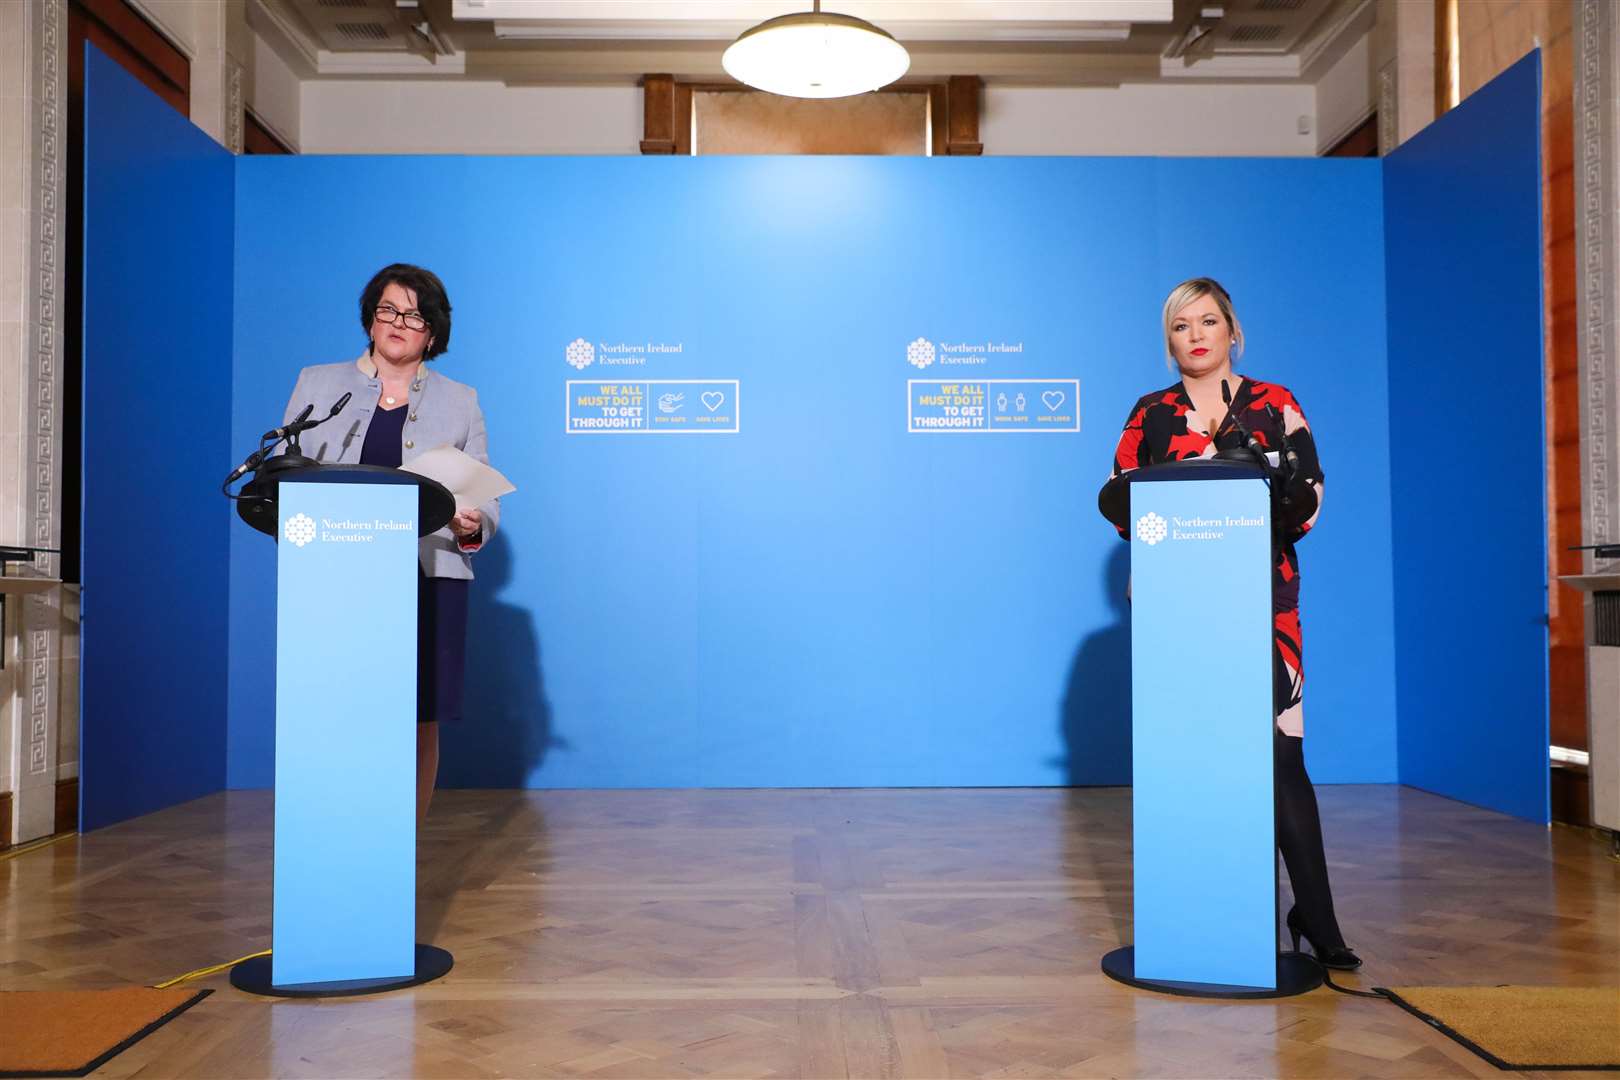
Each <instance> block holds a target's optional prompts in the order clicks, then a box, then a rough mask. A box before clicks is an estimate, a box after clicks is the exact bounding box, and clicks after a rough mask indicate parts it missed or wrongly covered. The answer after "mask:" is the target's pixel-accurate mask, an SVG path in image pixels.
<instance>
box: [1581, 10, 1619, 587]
mask: <svg viewBox="0 0 1620 1080" xmlns="http://www.w3.org/2000/svg"><path fill="white" fill-rule="evenodd" d="M1576 16H1577V19H1576V43H1575V48H1576V68H1575V117H1576V122H1575V206H1576V213H1577V215H1578V223H1577V228H1576V239H1575V242H1576V259H1577V261H1578V266H1579V272H1580V275H1581V283H1580V295H1579V297H1578V299H1577V310H1578V317H1579V325H1580V331H1581V332H1580V404H1581V408H1580V423H1581V451H1582V452H1581V503H1582V509H1583V511H1584V517H1585V522H1584V529H1583V534H1584V542H1585V543H1588V544H1603V543H1614V542H1615V541H1617V540H1620V520H1617V517H1620V490H1617V486H1620V429H1617V428H1616V426H1615V424H1616V420H1617V419H1620V418H1617V416H1616V413H1617V411H1620V409H1617V406H1620V402H1617V400H1616V398H1617V393H1616V391H1617V383H1620V379H1617V378H1616V369H1617V366H1620V365H1617V364H1616V357H1617V355H1620V354H1617V352H1616V349H1615V331H1616V325H1615V318H1616V314H1617V312H1616V305H1615V301H1616V299H1617V298H1620V291H1617V290H1620V276H1617V275H1616V267H1615V257H1616V250H1615V247H1616V235H1615V231H1616V226H1617V223H1620V219H1617V213H1616V212H1617V210H1620V206H1617V205H1616V198H1617V197H1620V176H1617V175H1616V172H1615V169H1616V164H1617V162H1616V150H1617V143H1620V131H1617V130H1616V126H1615V121H1616V102H1615V100H1614V97H1615V93H1616V85H1615V74H1616V71H1617V69H1620V55H1617V50H1620V35H1617V34H1616V26H1615V12H1614V9H1613V7H1612V6H1611V3H1610V0H1581V2H1580V5H1579V8H1578V9H1577V12H1576ZM1613 567H1620V560H1605V561H1600V560H1595V559H1593V558H1592V557H1591V555H1590V554H1588V555H1587V557H1586V569H1587V571H1588V572H1589V573H1590V572H1594V571H1602V572H1606V571H1607V570H1609V569H1610V568H1613Z"/></svg>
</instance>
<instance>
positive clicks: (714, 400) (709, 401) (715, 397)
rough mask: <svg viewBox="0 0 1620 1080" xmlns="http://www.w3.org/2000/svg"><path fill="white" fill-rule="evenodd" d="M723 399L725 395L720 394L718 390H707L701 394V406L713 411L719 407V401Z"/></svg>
mask: <svg viewBox="0 0 1620 1080" xmlns="http://www.w3.org/2000/svg"><path fill="white" fill-rule="evenodd" d="M724 400H726V395H724V394H722V393H721V392H720V391H718V390H709V391H707V392H705V393H704V395H703V407H704V408H705V409H708V410H709V411H710V412H714V410H716V409H718V408H719V407H720V403H721V402H722V401H724Z"/></svg>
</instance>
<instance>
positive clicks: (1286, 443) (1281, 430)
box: [1266, 401, 1299, 473]
mask: <svg viewBox="0 0 1620 1080" xmlns="http://www.w3.org/2000/svg"><path fill="white" fill-rule="evenodd" d="M1266 415H1267V416H1269V417H1271V422H1272V423H1273V424H1276V425H1277V434H1278V435H1280V436H1281V437H1282V456H1283V460H1284V461H1286V462H1287V463H1288V471H1289V472H1290V473H1296V472H1298V471H1299V455H1298V454H1296V453H1294V444H1293V441H1292V440H1290V439H1289V438H1288V429H1287V428H1286V427H1284V426H1283V418H1282V414H1281V413H1279V412H1278V411H1277V406H1275V405H1273V404H1271V403H1270V402H1269V401H1268V402H1266Z"/></svg>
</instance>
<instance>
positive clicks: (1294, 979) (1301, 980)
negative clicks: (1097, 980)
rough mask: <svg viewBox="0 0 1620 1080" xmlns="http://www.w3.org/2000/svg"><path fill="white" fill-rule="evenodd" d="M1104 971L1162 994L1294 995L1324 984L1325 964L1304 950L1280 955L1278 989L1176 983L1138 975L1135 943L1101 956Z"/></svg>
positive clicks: (1223, 995) (1112, 976)
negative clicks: (1323, 971) (1322, 965)
mask: <svg viewBox="0 0 1620 1080" xmlns="http://www.w3.org/2000/svg"><path fill="white" fill-rule="evenodd" d="M1102 970H1103V974H1104V975H1107V976H1108V977H1109V978H1110V979H1115V980H1117V981H1119V982H1122V983H1124V984H1125V985H1126V986H1136V987H1140V988H1141V989H1143V990H1157V991H1158V992H1159V993H1161V994H1179V995H1181V996H1182V997H1206V998H1279V997H1293V996H1294V995H1295V994H1303V993H1306V992H1307V991H1310V990H1315V989H1316V988H1317V987H1318V986H1321V985H1322V967H1321V965H1320V964H1318V963H1317V962H1316V961H1315V960H1313V959H1311V958H1310V957H1309V956H1306V955H1305V954H1304V953H1297V952H1285V953H1278V954H1277V988H1276V989H1275V990H1267V989H1265V988H1263V987H1254V986H1227V985H1224V984H1222V983H1196V982H1173V981H1171V980H1169V979H1139V978H1137V977H1136V946H1134V945H1127V946H1125V947H1124V948H1122V949H1115V950H1114V951H1113V952H1111V953H1108V954H1107V955H1106V956H1104V957H1103V958H1102Z"/></svg>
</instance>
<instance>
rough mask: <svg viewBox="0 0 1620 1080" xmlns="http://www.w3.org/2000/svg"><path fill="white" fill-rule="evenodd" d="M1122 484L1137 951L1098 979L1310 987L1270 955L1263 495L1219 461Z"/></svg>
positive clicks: (1159, 470)
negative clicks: (1125, 488)
mask: <svg viewBox="0 0 1620 1080" xmlns="http://www.w3.org/2000/svg"><path fill="white" fill-rule="evenodd" d="M1128 483H1129V512H1128V513H1129V516H1128V523H1129V529H1130V543H1131V710H1132V711H1131V715H1132V743H1131V745H1132V757H1133V764H1132V783H1133V796H1132V805H1133V814H1134V824H1133V850H1134V867H1135V888H1134V896H1135V944H1134V946H1127V947H1126V948H1123V949H1118V950H1115V951H1114V952H1111V953H1109V954H1108V956H1107V957H1105V958H1104V960H1103V970H1104V971H1105V972H1106V973H1107V974H1109V975H1111V976H1113V977H1115V978H1117V979H1120V980H1121V981H1123V982H1128V983H1131V984H1132V985H1137V986H1145V987H1149V988H1151V989H1156V990H1164V991H1168V992H1171V993H1180V994H1193V995H1198V996H1220V997H1250V996H1276V995H1281V994H1288V993H1298V992H1300V991H1302V990H1306V989H1310V988H1311V987H1314V986H1316V985H1318V984H1319V983H1320V975H1319V974H1318V973H1317V970H1316V967H1315V965H1314V964H1312V963H1311V962H1310V961H1309V960H1308V959H1306V958H1304V957H1300V956H1298V954H1294V953H1288V954H1283V955H1279V951H1278V933H1277V849H1276V836H1275V824H1276V822H1275V809H1274V799H1273V793H1272V752H1273V750H1272V738H1273V735H1272V731H1273V727H1274V723H1275V721H1274V719H1273V715H1272V601H1271V575H1272V565H1273V553H1272V515H1271V498H1270V493H1269V491H1268V488H1267V483H1266V481H1265V479H1263V474H1262V473H1261V470H1260V468H1259V466H1258V465H1252V464H1248V463H1246V462H1235V461H1225V460H1196V461H1188V462H1178V463H1172V464H1166V465H1160V466H1156V467H1152V468H1147V469H1141V470H1138V471H1137V472H1134V473H1131V474H1129V480H1128ZM1301 979H1303V980H1305V981H1306V982H1308V985H1302V986H1298V985H1296V984H1297V983H1299V981H1300V980H1301Z"/></svg>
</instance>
